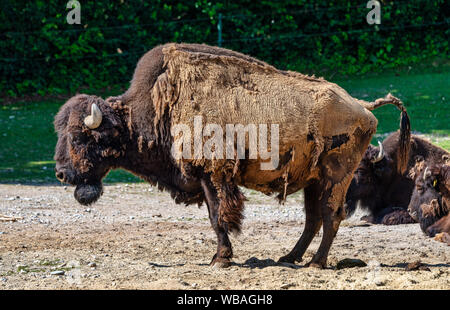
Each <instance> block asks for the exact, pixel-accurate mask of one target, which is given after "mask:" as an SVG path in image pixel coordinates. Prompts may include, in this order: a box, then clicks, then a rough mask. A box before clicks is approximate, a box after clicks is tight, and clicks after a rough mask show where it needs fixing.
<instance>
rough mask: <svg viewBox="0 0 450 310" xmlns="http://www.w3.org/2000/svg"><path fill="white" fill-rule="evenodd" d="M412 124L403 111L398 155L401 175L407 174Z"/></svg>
mask: <svg viewBox="0 0 450 310" xmlns="http://www.w3.org/2000/svg"><path fill="white" fill-rule="evenodd" d="M410 141H411V123H410V121H409V117H408V113H406V110H405V111H402V116H401V119H400V138H399V146H400V147H399V150H398V153H397V157H398V158H397V160H398V166H397V167H398V170H399V172H400V173H401V174H404V173H405V172H406V169H407V167H408V162H409V151H410V147H411V142H410Z"/></svg>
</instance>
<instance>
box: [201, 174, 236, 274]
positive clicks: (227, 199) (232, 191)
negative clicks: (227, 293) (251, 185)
mask: <svg viewBox="0 0 450 310" xmlns="http://www.w3.org/2000/svg"><path fill="white" fill-rule="evenodd" d="M201 184H202V188H203V191H204V193H205V197H206V204H207V205H208V212H209V219H210V221H211V225H212V227H213V229H214V231H215V233H216V235H217V252H216V254H214V256H213V259H212V261H211V263H210V265H211V266H215V267H220V268H226V267H228V266H230V265H231V258H232V257H233V250H232V247H231V242H230V239H229V237H228V231H229V229H230V228H231V230H233V229H236V228H237V230H239V226H237V227H236V226H234V224H235V223H230V222H227V221H224V220H223V219H224V218H225V220H226V219H227V215H224V214H221V212H223V211H224V210H223V209H224V208H225V209H226V208H227V206H229V205H230V203H231V204H232V205H234V204H236V207H237V208H238V209H240V210H239V212H241V211H242V207H243V200H244V196H243V195H242V194H241V193H240V191H239V189H238V187H237V186H236V185H234V184H232V183H229V184H220V183H219V184H215V183H213V182H212V181H211V178H210V177H209V176H208V177H205V178H204V179H202V180H201ZM232 211H236V210H232ZM231 213H233V212H231ZM239 224H240V218H239V220H238V225H239Z"/></svg>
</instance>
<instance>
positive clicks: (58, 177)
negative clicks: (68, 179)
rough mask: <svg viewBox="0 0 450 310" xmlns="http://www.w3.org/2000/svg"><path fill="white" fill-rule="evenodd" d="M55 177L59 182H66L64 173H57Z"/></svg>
mask: <svg viewBox="0 0 450 310" xmlns="http://www.w3.org/2000/svg"><path fill="white" fill-rule="evenodd" d="M55 175H56V178H57V179H58V180H60V181H61V182H62V181H64V172H62V171H56V173H55Z"/></svg>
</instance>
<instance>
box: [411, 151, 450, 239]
mask: <svg viewBox="0 0 450 310" xmlns="http://www.w3.org/2000/svg"><path fill="white" fill-rule="evenodd" d="M441 170H442V169H441V167H440V166H431V167H430V166H428V165H427V164H426V163H425V161H424V160H423V158H421V157H420V156H419V157H417V158H416V164H415V166H414V167H413V168H412V169H411V171H410V174H409V176H410V177H411V178H412V179H413V180H414V182H415V184H414V190H413V193H412V196H411V201H410V203H409V206H408V212H409V213H410V215H411V217H412V218H414V219H415V220H416V221H418V222H419V223H420V227H421V228H422V230H423V231H426V230H427V228H428V227H429V226H431V225H432V224H433V223H435V222H436V221H438V220H439V219H440V218H442V217H443V216H445V215H446V214H447V213H448V210H444V209H445V206H444V204H443V200H442V193H441V190H440V187H441V186H440V185H441V182H442V179H441V175H440V174H441Z"/></svg>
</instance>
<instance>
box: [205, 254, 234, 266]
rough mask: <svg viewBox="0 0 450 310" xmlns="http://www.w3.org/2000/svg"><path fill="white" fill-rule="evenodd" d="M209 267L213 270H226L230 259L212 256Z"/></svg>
mask: <svg viewBox="0 0 450 310" xmlns="http://www.w3.org/2000/svg"><path fill="white" fill-rule="evenodd" d="M209 265H210V266H211V267H213V268H228V267H230V266H231V259H229V258H224V257H216V256H214V258H213V260H212V261H211V263H210V264H209Z"/></svg>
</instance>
